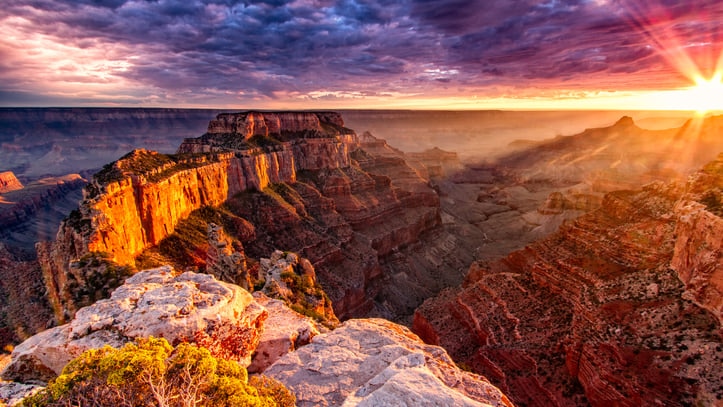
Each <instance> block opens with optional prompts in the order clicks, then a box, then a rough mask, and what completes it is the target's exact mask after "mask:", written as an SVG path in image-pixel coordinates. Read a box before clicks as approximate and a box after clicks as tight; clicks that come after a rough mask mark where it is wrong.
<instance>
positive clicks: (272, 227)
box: [38, 112, 473, 319]
mask: <svg viewBox="0 0 723 407" xmlns="http://www.w3.org/2000/svg"><path fill="white" fill-rule="evenodd" d="M279 126H280V127H279ZM359 147H360V146H359V142H358V141H357V137H356V134H355V133H354V132H353V131H351V130H349V129H346V128H345V127H343V122H342V121H341V117H340V116H339V115H338V114H333V113H313V112H304V113H293V114H291V113H289V114H286V113H283V114H282V113H278V114H276V113H268V112H265V113H255V112H249V113H238V114H233V115H222V116H219V117H218V118H217V119H216V120H215V121H213V122H212V123H211V124H210V125H209V131H208V132H207V133H206V134H205V135H203V136H201V137H199V138H197V139H187V140H185V141H184V143H183V145H182V146H181V147H180V148H179V152H180V153H182V154H179V155H163V154H158V153H154V152H149V151H145V150H136V151H134V152H132V153H130V154H128V155H126V156H125V157H123V158H122V159H120V160H118V161H117V162H115V163H112V164H110V165H107V166H106V167H105V168H104V169H103V170H102V171H101V172H100V173H98V174H96V175H95V176H94V179H93V181H92V183H91V184H90V185H89V186H88V188H86V192H85V197H84V198H85V199H84V202H83V204H82V205H81V207H80V209H79V211H77V212H74V213H72V214H71V216H70V217H69V218H68V219H67V220H66V221H65V223H64V224H63V225H62V226H61V228H60V231H59V232H58V235H57V239H56V240H57V241H56V243H55V244H53V245H47V244H45V245H40V246H39V247H38V252H39V253H40V260H41V264H43V269H44V275H45V276H46V281H47V285H48V290H49V293H50V294H49V295H50V297H51V298H52V297H55V299H54V300H53V301H52V303H53V304H56V307H55V312H56V315H59V318H61V319H62V317H63V315H65V314H67V315H72V314H73V312H74V311H75V310H76V309H77V308H78V304H74V299H73V298H72V296H69V295H68V294H67V291H68V290H67V288H66V285H67V282H68V281H69V279H68V276H69V275H73V274H75V275H80V274H82V273H78V272H74V271H73V270H71V268H70V267H69V265H72V264H77V260H78V259H81V258H83V257H84V256H88V255H92V253H98V252H101V253H108V254H109V256H110V257H109V260H111V261H113V262H116V263H118V264H120V265H124V264H127V265H133V264H134V263H135V261H136V257H137V256H139V255H143V256H145V253H146V252H147V251H148V250H152V251H154V254H153V256H150V257H151V258H161V260H159V261H158V262H157V263H156V264H157V265H158V264H165V263H166V262H168V261H170V262H173V261H178V262H181V261H182V259H178V258H176V259H174V258H172V257H173V256H172V253H171V254H169V253H168V251H165V252H164V248H170V249H173V248H174V247H175V246H174V245H176V243H178V242H179V240H180V241H183V239H184V236H183V231H179V230H178V228H179V225H186V224H187V225H189V227H188V228H186V227H185V226H184V230H186V229H189V228H190V229H193V228H196V229H193V230H194V233H196V232H197V231H198V227H197V225H200V224H203V223H209V222H215V223H219V222H220V224H223V226H224V229H225V230H226V232H227V233H228V234H229V235H230V236H231V237H232V238H233V239H234V241H237V242H238V243H239V244H241V245H242V246H243V249H244V252H245V255H246V257H247V258H251V259H256V260H257V259H260V258H262V257H263V256H266V255H268V253H270V252H273V251H274V250H277V249H281V250H287V251H292V252H298V253H299V255H300V256H302V257H304V258H308V259H309V260H310V261H311V262H312V263H313V264H314V265H315V269H316V275H317V278H318V281H319V283H320V284H321V285H322V286H323V287H324V291H325V292H326V294H328V296H329V298H330V299H331V301H332V303H333V304H334V311H335V313H336V314H337V315H338V316H340V317H341V318H346V317H350V316H354V315H357V316H360V315H370V314H373V315H384V316H387V317H390V318H399V317H402V316H405V315H411V313H412V312H413V310H414V308H415V307H416V306H417V305H418V304H420V303H421V301H422V300H423V299H424V298H426V297H428V296H429V295H432V294H434V293H435V292H437V291H439V290H440V289H442V288H444V287H446V286H449V285H454V284H458V283H459V282H460V281H461V278H462V273H460V272H458V271H457V270H461V269H463V267H465V266H466V264H468V263H469V262H470V261H471V260H472V259H473V255H472V251H471V250H467V246H468V245H469V244H466V245H467V246H465V243H464V241H465V239H458V238H456V237H455V236H454V235H453V234H452V233H451V232H450V231H449V230H447V229H446V228H441V227H440V226H441V223H440V214H439V199H438V197H437V194H436V193H435V191H434V190H433V189H432V188H431V187H430V185H429V182H428V180H427V179H426V178H425V176H426V175H425V174H424V170H423V169H421V168H420V169H419V170H417V169H415V168H413V167H411V166H410V165H408V164H407V162H406V161H405V158H404V155H403V154H402V153H400V152H398V151H394V150H393V149H391V148H390V147H389V146H388V145H386V143H381V144H380V145H379V146H378V148H376V149H375V150H373V151H372V152H371V153H368V152H366V151H365V150H364V148H363V147H362V148H359ZM350 150H352V151H351V152H350ZM370 150H372V149H371V147H370ZM209 208H215V209H209ZM191 218H192V219H193V222H187V221H186V220H187V219H191ZM184 222H186V223H184ZM200 233H202V234H206V233H207V230H206V227H205V226H203V229H202V230H201V231H200ZM169 239H171V240H173V242H171V240H169ZM207 242H208V240H207V239H204V242H203V243H200V245H201V247H200V249H201V251H202V252H205V251H206V249H207V247H204V246H206V245H207V244H208V243H207ZM184 244H186V246H185V247H186V248H187V250H186V251H185V253H195V252H197V251H198V250H196V249H192V248H191V245H192V244H199V243H193V242H190V241H186V243H184ZM234 244H235V243H234ZM164 256H165V257H164ZM191 257H193V258H194V262H193V263H192V264H184V265H183V267H196V268H202V269H203V268H205V267H206V266H207V265H206V264H205V261H206V259H205V256H204V257H203V258H201V257H199V256H197V255H195V254H193V255H192V256H191ZM212 257H213V256H212ZM211 260H212V261H213V259H211ZM450 269H453V270H455V272H454V273H447V272H446V270H450ZM409 292H412V293H414V295H411V296H410V295H407V294H404V295H402V294H403V293H409ZM375 298H378V299H383V300H375Z"/></svg>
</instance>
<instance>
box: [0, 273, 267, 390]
mask: <svg viewBox="0 0 723 407" xmlns="http://www.w3.org/2000/svg"><path fill="white" fill-rule="evenodd" d="M267 317H268V313H267V312H266V310H265V309H264V308H263V307H262V306H260V305H258V304H257V303H256V302H255V301H254V299H253V297H252V296H251V294H249V293H248V292H247V291H245V290H243V289H241V288H240V287H238V286H235V285H230V284H226V283H222V282H219V281H217V280H216V279H215V278H213V277H212V276H209V275H205V274H195V273H190V272H187V273H183V274H181V275H178V276H174V274H173V270H172V269H171V268H169V267H164V268H158V269H153V270H147V271H143V272H140V273H138V274H136V275H134V276H133V277H131V278H129V279H127V280H126V282H125V284H124V285H122V286H121V287H119V288H117V289H116V290H115V291H114V292H113V294H112V295H111V297H110V299H106V300H101V301H98V302H96V303H95V304H93V305H91V306H89V307H85V308H82V309H80V310H79V311H78V312H77V313H76V315H75V319H73V321H72V322H70V323H69V324H66V325H62V326H59V327H56V328H52V329H49V330H46V331H43V332H41V333H39V334H37V335H35V336H33V337H31V338H29V339H28V340H26V341H25V342H23V343H21V344H20V345H18V346H17V347H15V350H14V351H13V354H12V361H11V363H10V365H8V366H7V368H6V369H5V370H4V371H3V373H2V375H3V378H4V379H10V380H16V381H21V382H27V381H47V380H49V379H51V378H53V377H55V376H56V375H57V374H59V373H60V371H61V370H62V368H63V367H64V366H65V364H66V363H67V362H69V361H70V360H71V359H72V358H74V357H76V356H78V355H79V354H80V353H82V352H83V351H85V350H87V349H91V348H100V347H103V346H104V345H111V346H113V347H119V346H122V345H123V344H124V343H126V342H130V341H133V340H134V339H135V338H139V337H144V338H145V337H149V336H154V337H163V338H166V339H167V340H168V341H169V342H171V343H173V344H176V343H178V342H180V341H191V342H194V343H197V344H198V345H200V346H204V347H206V348H208V349H209V350H210V351H211V353H213V354H214V355H216V356H219V357H223V358H225V359H230V360H236V361H239V362H240V363H242V364H244V365H245V366H248V365H249V364H250V362H251V356H252V354H253V351H254V350H255V349H256V346H257V345H258V343H259V340H260V328H261V326H262V324H263V323H264V321H265V320H266V318H267Z"/></svg>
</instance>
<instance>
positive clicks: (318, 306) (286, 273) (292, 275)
mask: <svg viewBox="0 0 723 407" xmlns="http://www.w3.org/2000/svg"><path fill="white" fill-rule="evenodd" d="M260 266H261V267H260V270H259V280H260V281H262V282H263V283H264V286H263V288H262V292H263V293H265V294H267V295H269V296H270V297H272V298H276V299H279V300H282V301H283V302H284V303H285V304H286V305H288V306H289V307H290V308H291V309H293V310H294V311H296V312H299V313H301V314H304V315H307V316H313V317H315V318H316V319H317V320H318V321H319V322H321V323H323V324H325V325H327V326H329V327H334V326H336V325H338V324H339V320H338V319H337V318H336V315H334V309H333V308H332V304H331V301H330V300H329V297H328V296H327V295H326V293H325V292H324V290H323V289H322V287H321V285H320V284H319V283H318V282H317V280H316V270H314V266H312V265H311V262H310V261H309V260H308V259H305V258H301V257H300V256H299V255H298V254H296V253H293V252H288V253H283V252H281V251H279V250H276V251H274V252H273V253H272V254H271V257H270V258H262V259H261V261H260Z"/></svg>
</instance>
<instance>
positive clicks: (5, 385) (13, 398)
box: [0, 382, 43, 407]
mask: <svg viewBox="0 0 723 407" xmlns="http://www.w3.org/2000/svg"><path fill="white" fill-rule="evenodd" d="M42 388H43V387H41V386H37V385H33V384H22V383H15V382H0V402H1V403H4V405H6V406H8V407H15V406H19V405H21V404H20V403H21V402H22V401H23V399H24V398H25V397H30V396H32V395H34V394H35V393H37V392H39V391H40V390H41V389H42Z"/></svg>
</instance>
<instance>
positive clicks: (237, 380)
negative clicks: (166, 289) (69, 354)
mask: <svg viewBox="0 0 723 407" xmlns="http://www.w3.org/2000/svg"><path fill="white" fill-rule="evenodd" d="M295 403H296V398H295V397H294V395H293V394H292V393H291V392H289V390H288V389H286V387H284V386H283V384H281V383H279V382H277V381H275V380H273V379H270V378H265V377H264V378H252V379H251V381H249V378H248V374H247V372H246V369H244V368H243V367H241V366H240V365H239V364H238V363H236V362H232V361H228V360H224V359H217V358H215V357H213V356H212V355H211V353H210V352H209V351H208V350H207V349H204V348H200V347H197V346H195V345H192V344H188V343H181V344H179V345H178V346H177V347H176V348H175V349H174V348H173V347H172V346H171V345H170V344H169V343H168V341H166V340H165V339H163V338H160V339H156V338H148V339H139V340H138V341H137V342H136V343H129V344H126V345H125V346H124V347H122V348H121V349H114V348H111V347H109V346H106V347H104V348H102V349H92V350H88V351H86V352H84V353H83V354H82V355H80V356H79V357H77V358H76V359H74V360H72V361H71V362H70V363H68V365H67V366H66V367H65V368H64V369H63V372H62V373H61V374H60V376H58V377H57V378H56V379H55V380H54V381H52V382H51V383H49V384H48V387H47V388H46V389H45V390H44V391H42V392H40V393H38V394H36V395H35V396H32V397H30V398H28V399H26V400H25V401H24V402H23V405H24V406H33V407H36V406H37V407H40V406H89V407H93V406H99V407H100V406H109V405H111V406H114V407H126V406H128V407H131V406H158V407H192V406H196V407H205V406H258V407H266V406H269V407H271V406H294V405H295Z"/></svg>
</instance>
